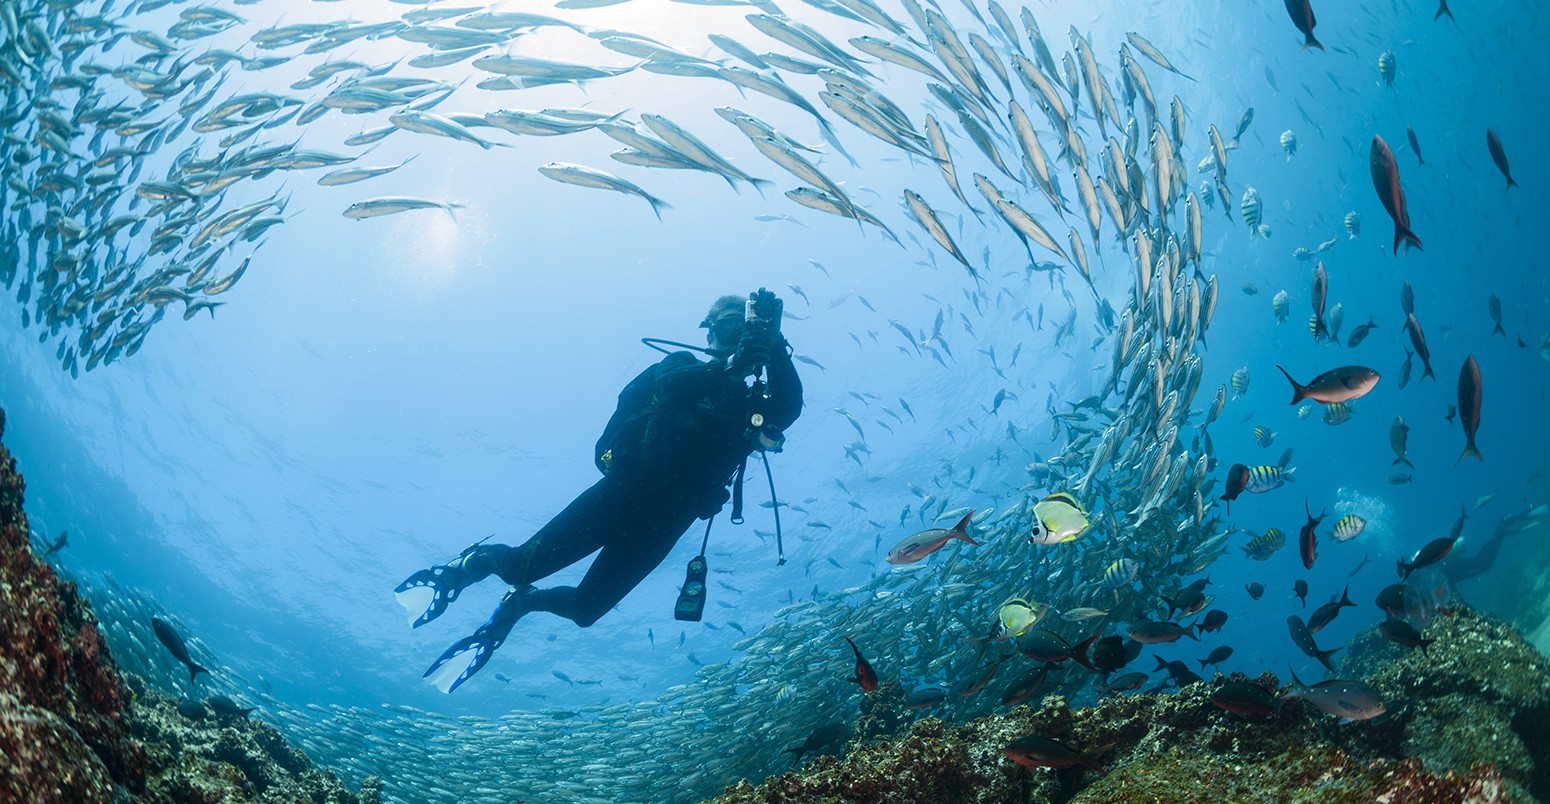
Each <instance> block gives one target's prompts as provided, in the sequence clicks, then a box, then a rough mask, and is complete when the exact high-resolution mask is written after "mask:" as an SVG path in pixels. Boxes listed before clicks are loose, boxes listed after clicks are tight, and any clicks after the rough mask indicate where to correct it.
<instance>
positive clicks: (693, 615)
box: [673, 555, 709, 623]
mask: <svg viewBox="0 0 1550 804" xmlns="http://www.w3.org/2000/svg"><path fill="white" fill-rule="evenodd" d="M708 569H709V565H707V564H706V563H705V556H703V555H698V556H695V557H694V558H692V559H689V568H688V569H687V570H686V571H685V572H684V585H683V588H681V589H679V590H678V602H677V603H675V604H673V619H675V620H682V621H684V622H691V623H697V622H699V621H700V618H701V617H703V616H705V574H706V571H707V570H708Z"/></svg>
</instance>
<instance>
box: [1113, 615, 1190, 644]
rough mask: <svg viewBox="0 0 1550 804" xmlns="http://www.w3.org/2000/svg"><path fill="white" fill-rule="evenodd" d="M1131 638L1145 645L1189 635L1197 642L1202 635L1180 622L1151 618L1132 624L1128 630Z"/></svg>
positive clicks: (1175, 639)
mask: <svg viewBox="0 0 1550 804" xmlns="http://www.w3.org/2000/svg"><path fill="white" fill-rule="evenodd" d="M1128 634H1129V636H1130V638H1131V639H1134V640H1135V641H1137V642H1140V643H1141V644H1143V645H1156V644H1158V643H1161V642H1177V641H1179V637H1185V636H1187V637H1189V638H1190V639H1193V640H1195V641H1196V642H1199V641H1200V637H1197V636H1195V632H1194V631H1192V630H1190V629H1188V628H1185V627H1184V626H1182V625H1179V624H1178V623H1167V622H1163V623H1156V622H1152V621H1151V620H1137V621H1136V622H1133V623H1131V624H1130V631H1129V632H1128Z"/></svg>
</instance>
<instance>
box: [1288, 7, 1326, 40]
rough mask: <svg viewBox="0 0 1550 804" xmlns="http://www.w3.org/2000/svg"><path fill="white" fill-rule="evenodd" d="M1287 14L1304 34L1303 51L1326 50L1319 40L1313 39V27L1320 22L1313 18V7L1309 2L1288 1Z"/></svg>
mask: <svg viewBox="0 0 1550 804" xmlns="http://www.w3.org/2000/svg"><path fill="white" fill-rule="evenodd" d="M1286 13H1288V14H1290V15H1291V16H1292V24H1293V25H1295V26H1297V30H1299V31H1301V32H1302V36H1303V40H1302V49H1303V50H1307V49H1308V48H1310V47H1316V48H1318V49H1319V50H1323V49H1324V45H1323V44H1322V43H1320V42H1319V40H1317V39H1315V38H1313V26H1315V25H1318V24H1319V23H1318V20H1316V19H1314V18H1313V6H1312V4H1311V3H1310V2H1309V0H1286Z"/></svg>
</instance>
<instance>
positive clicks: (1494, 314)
mask: <svg viewBox="0 0 1550 804" xmlns="http://www.w3.org/2000/svg"><path fill="white" fill-rule="evenodd" d="M1488 304H1489V309H1490V311H1491V323H1493V324H1495V325H1496V328H1495V329H1492V330H1491V334H1492V335H1497V334H1500V335H1501V336H1502V337H1503V338H1505V337H1507V330H1505V329H1502V299H1501V297H1500V296H1498V295H1496V292H1495V291H1492V292H1491V298H1490V301H1489V302H1488Z"/></svg>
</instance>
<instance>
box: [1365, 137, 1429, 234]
mask: <svg viewBox="0 0 1550 804" xmlns="http://www.w3.org/2000/svg"><path fill="white" fill-rule="evenodd" d="M1368 167H1370V168H1371V170H1372V187H1373V189H1374V190H1377V191H1378V200H1379V201H1382V202H1383V209H1384V210H1386V211H1387V212H1388V213H1389V217H1390V218H1393V219H1394V253H1395V254H1398V253H1399V244H1400V243H1409V244H1411V245H1414V246H1415V247H1416V248H1420V247H1421V238H1420V237H1418V236H1416V233H1415V232H1412V231H1410V210H1409V209H1408V208H1407V207H1406V206H1405V189H1404V188H1403V187H1401V186H1400V184H1399V165H1397V164H1395V162H1394V152H1393V151H1390V150H1389V144H1388V143H1386V142H1384V141H1383V138H1382V137H1379V136H1374V137H1373V138H1372V153H1371V155H1370V157H1369V159H1368Z"/></svg>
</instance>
